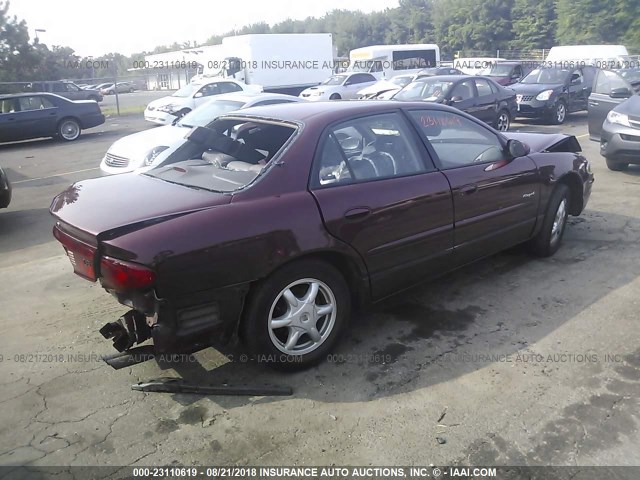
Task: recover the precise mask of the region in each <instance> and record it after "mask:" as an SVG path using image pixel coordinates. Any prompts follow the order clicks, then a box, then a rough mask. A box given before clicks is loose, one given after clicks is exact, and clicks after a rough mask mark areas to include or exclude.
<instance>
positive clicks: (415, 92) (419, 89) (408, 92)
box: [393, 77, 453, 102]
mask: <svg viewBox="0 0 640 480" xmlns="http://www.w3.org/2000/svg"><path fill="white" fill-rule="evenodd" d="M451 85H453V82H447V81H443V80H439V79H438V78H437V77H432V78H427V79H420V80H416V81H415V82H412V83H410V84H409V85H407V86H406V87H404V88H403V89H402V90H400V91H399V92H398V93H397V94H396V95H395V96H394V97H393V99H394V100H425V101H428V102H434V101H437V100H439V99H441V98H443V97H444V96H445V95H446V94H447V92H448V91H449V89H450V88H451Z"/></svg>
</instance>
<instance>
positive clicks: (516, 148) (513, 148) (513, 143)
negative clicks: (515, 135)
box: [507, 139, 531, 158]
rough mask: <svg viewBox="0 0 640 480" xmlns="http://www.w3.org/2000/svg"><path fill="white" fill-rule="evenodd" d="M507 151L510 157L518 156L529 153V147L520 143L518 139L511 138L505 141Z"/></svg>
mask: <svg viewBox="0 0 640 480" xmlns="http://www.w3.org/2000/svg"><path fill="white" fill-rule="evenodd" d="M507 151H508V152H509V155H511V157H512V158H518V157H524V156H525V155H529V152H530V151H531V149H530V148H529V146H528V145H526V144H524V143H522V142H521V141H520V140H514V139H511V140H509V141H508V142H507Z"/></svg>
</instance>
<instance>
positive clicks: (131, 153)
mask: <svg viewBox="0 0 640 480" xmlns="http://www.w3.org/2000/svg"><path fill="white" fill-rule="evenodd" d="M189 131H190V129H189V128H186V127H178V126H174V125H165V126H162V127H156V128H150V129H148V130H143V131H142V132H137V133H133V134H131V135H127V136H126V137H122V138H121V139H119V140H116V141H115V142H114V143H113V145H111V147H109V150H108V153H110V154H111V155H117V156H119V157H124V158H128V159H133V160H141V159H144V157H145V156H146V155H147V153H149V151H150V150H151V149H152V148H154V147H159V146H162V145H166V146H167V147H171V146H172V145H173V144H175V143H182V142H181V140H183V139H184V136H185V135H186V134H187V133H189Z"/></svg>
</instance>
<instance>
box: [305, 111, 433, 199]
mask: <svg viewBox="0 0 640 480" xmlns="http://www.w3.org/2000/svg"><path fill="white" fill-rule="evenodd" d="M425 171H427V169H426V168H425V166H424V163H423V161H422V159H421V158H420V153H419V151H418V150H417V148H416V146H415V144H414V140H413V137H412V132H411V131H410V128H409V126H408V125H407V124H406V123H405V121H404V119H403V118H402V117H401V116H400V115H399V114H397V113H390V114H382V115H371V116H368V117H364V118H357V119H353V120H348V121H346V122H342V123H340V124H338V125H336V126H334V127H332V128H330V129H329V130H328V131H327V132H325V135H324V137H323V139H322V140H321V141H320V149H319V154H318V156H317V157H316V160H315V162H314V170H313V173H312V182H311V184H312V186H314V187H322V186H329V185H344V184H352V183H358V182H365V181H372V180H378V179H382V178H391V177H400V176H405V175H412V174H416V173H421V172H425Z"/></svg>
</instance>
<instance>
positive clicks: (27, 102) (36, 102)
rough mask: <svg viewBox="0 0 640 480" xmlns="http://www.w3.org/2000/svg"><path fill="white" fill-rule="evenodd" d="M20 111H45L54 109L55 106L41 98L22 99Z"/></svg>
mask: <svg viewBox="0 0 640 480" xmlns="http://www.w3.org/2000/svg"><path fill="white" fill-rule="evenodd" d="M18 103H19V104H20V111H22V112H25V111H28V110H43V109H45V108H53V106H54V105H53V104H52V103H51V102H50V101H49V100H48V99H46V98H44V97H41V96H33V97H20V98H19V99H18Z"/></svg>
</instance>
